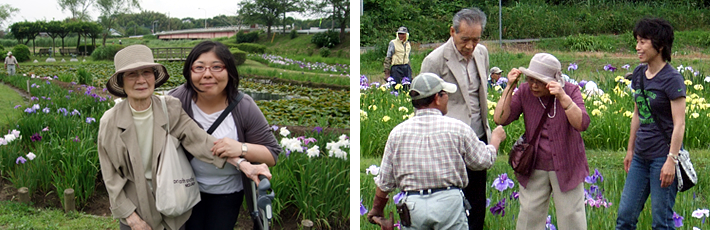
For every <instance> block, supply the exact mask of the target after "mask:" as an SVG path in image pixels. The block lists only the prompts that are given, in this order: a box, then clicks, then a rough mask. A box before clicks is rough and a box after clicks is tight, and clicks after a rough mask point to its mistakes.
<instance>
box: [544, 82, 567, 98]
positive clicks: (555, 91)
mask: <svg viewBox="0 0 710 230" xmlns="http://www.w3.org/2000/svg"><path fill="white" fill-rule="evenodd" d="M547 90H549V91H550V94H552V95H554V96H555V97H557V99H561V97H563V96H566V95H567V93H566V92H565V90H564V89H563V88H562V85H560V83H559V82H556V81H551V82H549V83H547Z"/></svg>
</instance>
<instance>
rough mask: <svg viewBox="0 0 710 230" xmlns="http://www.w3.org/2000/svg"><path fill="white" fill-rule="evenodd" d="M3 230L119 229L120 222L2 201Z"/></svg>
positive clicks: (0, 206)
mask: <svg viewBox="0 0 710 230" xmlns="http://www.w3.org/2000/svg"><path fill="white" fill-rule="evenodd" d="M0 228H2V229H118V220H115V219H113V218H111V217H99V216H92V215H88V214H84V213H80V212H71V213H66V214H65V213H64V211H63V210H58V209H54V208H48V209H38V208H34V207H31V206H29V205H26V204H22V203H18V202H13V201H0Z"/></svg>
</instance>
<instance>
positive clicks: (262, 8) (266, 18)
mask: <svg viewBox="0 0 710 230" xmlns="http://www.w3.org/2000/svg"><path fill="white" fill-rule="evenodd" d="M282 10H283V7H282V6H281V1H280V0H245V1H242V2H240V3H239V15H242V16H244V20H245V21H246V22H249V23H260V24H264V25H266V36H267V37H270V36H271V26H273V25H274V24H276V22H277V20H278V19H279V15H281V12H282Z"/></svg>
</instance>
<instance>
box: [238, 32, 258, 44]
mask: <svg viewBox="0 0 710 230" xmlns="http://www.w3.org/2000/svg"><path fill="white" fill-rule="evenodd" d="M258 40H259V31H258V30H257V31H253V32H249V33H245V34H241V31H240V34H239V35H237V43H255V42H256V41H258Z"/></svg>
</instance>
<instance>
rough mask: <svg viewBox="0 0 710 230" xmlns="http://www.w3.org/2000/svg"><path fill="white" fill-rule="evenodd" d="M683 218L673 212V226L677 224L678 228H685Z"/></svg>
mask: <svg viewBox="0 0 710 230" xmlns="http://www.w3.org/2000/svg"><path fill="white" fill-rule="evenodd" d="M683 219H685V218H683V217H682V216H681V215H678V213H676V212H673V224H675V227H676V228H680V227H681V226H683Z"/></svg>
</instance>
